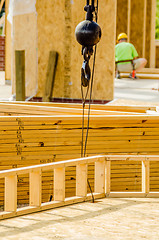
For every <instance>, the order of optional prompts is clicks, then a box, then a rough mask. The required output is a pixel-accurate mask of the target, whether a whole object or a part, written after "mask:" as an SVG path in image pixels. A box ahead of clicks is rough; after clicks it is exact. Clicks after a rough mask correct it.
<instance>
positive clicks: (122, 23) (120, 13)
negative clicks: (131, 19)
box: [116, 0, 128, 36]
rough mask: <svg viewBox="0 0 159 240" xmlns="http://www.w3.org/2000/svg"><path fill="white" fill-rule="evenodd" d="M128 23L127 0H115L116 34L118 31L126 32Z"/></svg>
mask: <svg viewBox="0 0 159 240" xmlns="http://www.w3.org/2000/svg"><path fill="white" fill-rule="evenodd" d="M127 24H128V0H117V21H116V36H118V34H119V33H122V32H125V33H127Z"/></svg>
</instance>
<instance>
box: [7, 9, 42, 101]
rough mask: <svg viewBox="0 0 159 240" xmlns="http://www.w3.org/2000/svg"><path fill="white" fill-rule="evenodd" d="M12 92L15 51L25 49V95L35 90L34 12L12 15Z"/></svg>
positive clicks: (35, 43) (35, 37) (30, 94)
mask: <svg viewBox="0 0 159 240" xmlns="http://www.w3.org/2000/svg"><path fill="white" fill-rule="evenodd" d="M13 34H14V35H13V36H14V39H13V49H12V50H13V56H14V57H13V59H12V61H13V84H12V86H13V93H15V51H16V50H25V81H26V84H25V86H26V96H27V97H28V96H33V95H35V94H36V90H37V15H36V13H31V14H25V15H17V16H14V17H13Z"/></svg>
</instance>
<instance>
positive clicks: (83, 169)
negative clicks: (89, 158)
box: [76, 164, 88, 197]
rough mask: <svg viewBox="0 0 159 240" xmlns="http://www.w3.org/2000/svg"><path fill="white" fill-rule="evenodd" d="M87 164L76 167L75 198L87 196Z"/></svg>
mask: <svg viewBox="0 0 159 240" xmlns="http://www.w3.org/2000/svg"><path fill="white" fill-rule="evenodd" d="M87 168H88V167H87V164H78V165H77V166H76V196H83V197H85V196H86V195H87Z"/></svg>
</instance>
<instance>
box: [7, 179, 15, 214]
mask: <svg viewBox="0 0 159 240" xmlns="http://www.w3.org/2000/svg"><path fill="white" fill-rule="evenodd" d="M4 210H5V211H6V212H15V211H16V210H17V175H16V176H9V177H5V197H4Z"/></svg>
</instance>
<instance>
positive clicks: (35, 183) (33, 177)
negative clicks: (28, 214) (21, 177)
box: [29, 170, 41, 206]
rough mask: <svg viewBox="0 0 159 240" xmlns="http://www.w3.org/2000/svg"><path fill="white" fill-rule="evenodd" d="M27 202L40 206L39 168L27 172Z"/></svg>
mask: <svg viewBox="0 0 159 240" xmlns="http://www.w3.org/2000/svg"><path fill="white" fill-rule="evenodd" d="M29 189H30V191H29V204H30V206H41V170H40V171H38V172H30V174H29Z"/></svg>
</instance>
